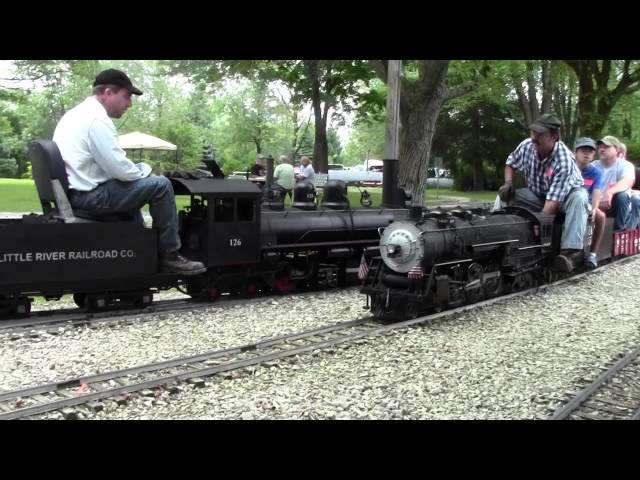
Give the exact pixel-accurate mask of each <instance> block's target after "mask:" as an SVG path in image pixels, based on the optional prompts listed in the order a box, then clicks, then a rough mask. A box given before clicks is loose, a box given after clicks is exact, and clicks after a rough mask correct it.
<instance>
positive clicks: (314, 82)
mask: <svg viewBox="0 0 640 480" xmlns="http://www.w3.org/2000/svg"><path fill="white" fill-rule="evenodd" d="M304 64H305V67H306V70H307V73H308V74H309V79H310V80H311V103H312V104H313V114H314V116H315V127H316V128H315V133H316V134H315V141H314V142H313V168H314V170H315V171H316V172H318V173H327V171H328V167H329V146H328V145H327V112H328V110H329V105H328V104H327V102H325V103H324V106H323V105H322V101H321V100H322V99H321V92H320V65H319V64H320V61H319V60H305V61H304ZM323 113H324V115H323Z"/></svg>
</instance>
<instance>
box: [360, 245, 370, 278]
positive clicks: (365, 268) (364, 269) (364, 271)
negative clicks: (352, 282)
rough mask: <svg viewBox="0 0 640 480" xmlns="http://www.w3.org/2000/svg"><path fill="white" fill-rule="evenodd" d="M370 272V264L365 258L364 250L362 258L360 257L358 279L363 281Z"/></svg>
mask: <svg viewBox="0 0 640 480" xmlns="http://www.w3.org/2000/svg"><path fill="white" fill-rule="evenodd" d="M368 274H369V265H368V264H367V261H366V260H365V258H364V252H362V258H361V259H360V269H359V270H358V280H360V281H363V280H364V279H365V278H367V275H368Z"/></svg>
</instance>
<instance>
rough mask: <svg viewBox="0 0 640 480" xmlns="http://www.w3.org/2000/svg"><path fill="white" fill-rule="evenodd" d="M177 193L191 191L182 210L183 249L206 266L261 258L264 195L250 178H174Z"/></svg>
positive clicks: (235, 263)
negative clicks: (261, 199) (261, 207)
mask: <svg viewBox="0 0 640 480" xmlns="http://www.w3.org/2000/svg"><path fill="white" fill-rule="evenodd" d="M171 183H172V184H173V189H174V191H175V193H176V195H190V196H191V205H190V206H189V207H187V211H181V212H180V235H181V240H182V253H183V254H184V255H185V256H187V257H188V258H193V259H197V260H199V261H201V262H203V263H204V264H205V265H206V266H208V267H209V266H225V265H244V264H250V263H257V262H259V260H260V198H261V196H262V192H261V191H260V189H259V188H258V187H257V186H256V185H255V184H253V183H251V182H249V181H247V180H237V179H235V180H225V179H214V180H208V181H206V180H203V179H200V180H186V179H182V178H172V179H171Z"/></svg>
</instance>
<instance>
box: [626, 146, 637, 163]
mask: <svg viewBox="0 0 640 480" xmlns="http://www.w3.org/2000/svg"><path fill="white" fill-rule="evenodd" d="M627 160H629V161H630V162H631V163H633V164H634V165H636V166H640V143H627Z"/></svg>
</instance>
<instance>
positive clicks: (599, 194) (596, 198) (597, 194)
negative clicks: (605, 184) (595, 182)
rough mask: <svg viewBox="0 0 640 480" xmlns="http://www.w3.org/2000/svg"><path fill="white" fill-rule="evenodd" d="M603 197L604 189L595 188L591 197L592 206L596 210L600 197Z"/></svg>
mask: <svg viewBox="0 0 640 480" xmlns="http://www.w3.org/2000/svg"><path fill="white" fill-rule="evenodd" d="M601 197H602V191H601V190H600V189H599V188H594V189H593V196H592V198H591V208H593V210H594V211H595V209H596V208H598V206H599V205H600V198H601Z"/></svg>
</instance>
